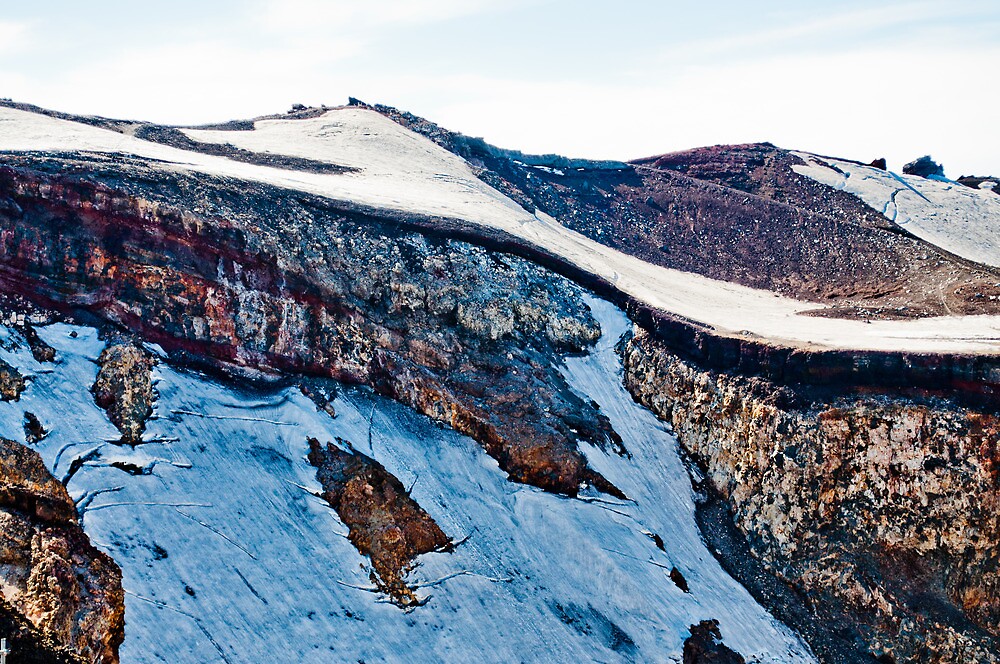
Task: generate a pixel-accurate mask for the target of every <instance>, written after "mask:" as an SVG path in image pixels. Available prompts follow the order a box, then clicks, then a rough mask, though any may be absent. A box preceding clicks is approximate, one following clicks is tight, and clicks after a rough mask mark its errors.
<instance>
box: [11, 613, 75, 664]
mask: <svg viewBox="0 0 1000 664" xmlns="http://www.w3.org/2000/svg"><path fill="white" fill-rule="evenodd" d="M0 634H3V635H4V638H6V639H7V647H8V648H10V656H9V657H10V659H9V661H10V662H12V663H14V662H17V663H18V664H84V662H85V661H86V660H84V659H83V658H81V657H80V656H79V655H77V654H76V653H75V652H73V651H72V650H70V649H69V648H66V647H65V646H61V645H59V644H58V643H57V642H56V641H55V640H54V639H53V638H52V637H51V636H50V635H47V634H43V633H42V632H41V631H39V630H38V628H37V627H35V626H34V625H32V624H31V623H30V622H29V621H28V619H27V618H25V617H24V616H22V615H21V614H20V613H18V612H17V611H16V610H15V609H14V607H12V606H11V605H10V604H9V603H8V602H7V600H5V599H4V598H3V597H2V596H0Z"/></svg>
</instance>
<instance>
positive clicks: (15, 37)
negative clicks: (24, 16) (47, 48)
mask: <svg viewBox="0 0 1000 664" xmlns="http://www.w3.org/2000/svg"><path fill="white" fill-rule="evenodd" d="M29 37H30V30H29V26H28V24H27V23H14V22H11V21H0V53H4V54H10V53H16V52H19V51H23V50H25V49H27V48H28V46H29V44H30V39H29Z"/></svg>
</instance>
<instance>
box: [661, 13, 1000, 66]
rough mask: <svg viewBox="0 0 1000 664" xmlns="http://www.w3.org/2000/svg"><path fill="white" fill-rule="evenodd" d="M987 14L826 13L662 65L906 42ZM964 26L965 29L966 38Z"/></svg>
mask: <svg viewBox="0 0 1000 664" xmlns="http://www.w3.org/2000/svg"><path fill="white" fill-rule="evenodd" d="M990 12H991V8H990V7H988V6H985V5H984V4H982V3H979V2H972V3H968V2H967V3H954V4H950V5H944V4H942V3H939V2H907V3H901V4H894V5H890V6H887V7H875V8H866V9H860V10H856V11H851V12H837V13H829V14H825V15H822V16H819V17H813V18H809V19H807V20H803V21H799V22H796V23H791V24H788V25H779V26H777V27H774V28H769V29H766V30H760V31H757V32H751V33H749V34H735V35H725V36H717V37H713V38H710V39H698V40H692V41H689V42H684V43H681V44H675V45H672V46H670V47H668V48H666V49H664V50H661V51H660V53H659V57H660V59H661V60H663V61H677V60H682V61H692V60H697V59H699V58H710V57H718V56H730V55H737V54H738V55H746V54H748V53H753V52H755V51H762V52H765V53H771V52H774V51H777V50H781V49H787V48H792V49H796V50H797V49H799V48H802V47H805V49H806V50H810V49H815V48H816V46H817V43H816V42H817V40H818V41H821V42H823V41H825V42H827V43H829V44H831V45H833V46H836V47H837V48H840V49H843V48H844V47H845V46H846V45H848V44H851V43H852V42H854V41H855V40H856V39H857V38H858V35H859V34H862V35H866V36H869V38H870V35H872V34H879V35H880V38H881V39H886V40H888V39H895V38H900V37H905V36H906V35H907V34H908V31H909V28H912V27H914V26H927V27H929V28H933V27H936V26H937V25H938V24H939V22H942V21H958V20H962V21H963V23H964V22H965V21H967V20H969V19H970V18H974V17H977V16H980V15H983V14H988V13H990ZM968 27H969V26H968V25H964V26H963V28H964V29H963V32H964V34H966V35H968V34H969V30H968Z"/></svg>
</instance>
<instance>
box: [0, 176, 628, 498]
mask: <svg viewBox="0 0 1000 664" xmlns="http://www.w3.org/2000/svg"><path fill="white" fill-rule="evenodd" d="M20 159H22V160H23V161H25V162H28V163H33V164H34V165H35V166H36V167H41V168H49V167H54V168H57V169H59V170H64V169H68V168H74V169H79V171H81V172H86V173H89V174H90V175H89V176H86V177H80V176H72V177H70V176H65V175H58V176H55V175H52V174H48V173H45V172H43V171H42V170H32V169H26V168H9V167H8V168H4V169H2V171H0V192H2V195H3V197H5V198H6V199H7V200H8V201H9V202H10V203H9V204H8V205H7V206H5V210H7V211H6V212H5V213H3V214H2V215H0V241H2V243H3V253H2V263H3V265H2V266H0V282H2V283H3V285H4V286H5V288H6V290H8V291H10V292H15V293H19V294H21V295H23V296H25V297H27V298H28V299H31V300H33V301H35V302H36V303H38V304H40V305H43V306H51V307H53V308H56V309H62V310H64V311H70V310H74V309H83V310H86V311H89V312H91V313H95V314H98V315H99V316H101V317H104V318H105V319H107V320H110V321H112V322H114V323H117V324H120V325H122V326H124V327H125V328H128V329H130V330H133V331H135V332H137V333H139V334H141V335H142V336H144V337H145V338H147V339H150V340H152V341H155V342H157V343H160V344H162V345H163V346H164V347H166V348H168V349H171V350H175V351H184V352H187V353H188V354H190V355H192V356H194V357H198V358H203V359H209V360H212V361H215V362H218V363H221V364H223V365H226V366H231V367H245V368H250V369H253V370H265V371H266V370H272V371H286V370H287V371H295V372H304V373H307V374H317V375H324V376H330V377H334V378H337V379H339V380H344V381H347V382H353V383H366V384H369V385H372V386H374V387H375V388H376V389H377V390H378V391H379V392H380V393H382V394H385V395H389V396H391V397H393V398H396V399H398V400H400V401H402V402H403V403H406V404H409V405H411V406H413V407H415V408H416V409H417V410H419V411H420V412H423V413H425V414H428V415H430V416H431V417H434V418H435V419H439V420H441V421H444V422H446V423H448V424H450V425H451V426H453V427H454V428H456V429H457V430H459V431H461V432H463V433H467V434H469V435H471V436H472V437H473V438H475V439H477V440H479V441H480V442H481V443H482V444H483V445H484V447H485V448H486V450H487V452H489V453H490V454H491V455H492V456H494V457H495V458H497V460H498V461H499V462H500V464H501V467H502V468H504V469H505V470H507V472H508V473H509V474H510V476H511V478H512V479H515V480H516V481H521V482H527V483H530V484H535V485H537V486H539V487H541V488H545V489H548V490H552V491H558V492H562V493H567V494H571V495H573V494H575V493H576V492H577V490H578V489H579V487H580V486H581V485H584V484H593V485H594V486H596V487H597V488H599V489H600V490H603V491H607V492H610V493H615V494H617V495H620V492H618V491H617V489H615V488H614V487H613V486H611V485H610V484H609V483H608V482H607V481H606V480H604V478H603V477H601V476H600V475H599V474H597V473H595V472H594V471H592V470H591V469H590V468H588V467H587V465H586V461H585V460H584V458H583V455H582V454H581V453H580V452H579V450H578V449H577V447H576V441H577V440H588V441H591V442H594V443H595V444H598V445H601V446H604V445H606V444H608V442H609V441H610V442H611V443H613V444H615V441H616V440H618V439H617V436H616V434H614V432H613V431H612V430H611V428H610V425H609V424H608V422H607V420H606V419H605V418H604V417H603V416H602V415H600V414H599V413H598V412H597V411H596V410H594V409H593V408H592V406H590V405H589V404H587V403H585V402H583V401H582V400H580V398H579V397H578V396H576V395H575V394H574V393H573V392H572V391H571V390H569V388H568V386H566V384H565V381H564V380H563V379H562V377H561V375H560V374H559V373H558V371H557V370H556V368H555V367H554V365H553V364H552V362H553V359H554V358H555V357H556V356H557V355H558V354H559V353H565V352H578V351H580V350H583V349H584V348H585V347H586V346H587V345H588V344H590V343H592V342H593V340H594V339H596V338H597V336H598V334H599V330H598V328H597V325H596V323H595V322H594V320H593V318H592V317H591V316H590V314H589V311H588V310H587V309H586V307H585V306H584V305H583V304H582V301H581V300H580V299H579V291H578V290H577V289H576V288H575V287H573V286H571V285H570V284H569V283H567V282H565V281H553V280H552V279H551V278H550V277H549V276H548V275H547V273H546V272H545V271H544V270H542V269H540V268H538V267H536V266H533V265H531V264H530V263H527V262H525V261H523V260H521V259H517V258H514V257H501V256H496V255H493V254H490V253H488V252H486V251H484V250H482V249H480V248H478V247H475V246H472V245H467V244H463V243H461V242H456V241H454V240H445V239H428V238H426V237H424V236H421V235H417V234H414V233H409V232H406V231H404V230H402V229H401V228H400V224H399V221H397V220H396V219H394V218H393V217H392V216H391V215H388V216H379V215H375V214H373V213H370V212H358V211H355V210H353V209H337V208H336V207H333V206H329V205H326V204H324V203H323V202H321V201H317V200H315V199H309V198H308V197H301V198H295V197H292V196H288V195H287V194H286V193H285V192H280V191H277V190H271V189H267V188H258V189H257V190H256V191H254V190H250V191H248V187H247V186H246V185H245V183H238V184H236V183H226V182H221V181H212V180H210V179H208V178H203V177H201V178H190V177H186V176H181V175H176V176H175V175H170V174H164V173H162V172H159V173H158V172H155V171H151V170H147V169H145V168H143V167H142V166H141V165H140V164H138V163H133V164H129V163H113V162H112V163H102V164H94V163H88V162H81V163H77V164H76V165H73V164H74V162H72V161H70V160H67V159H63V160H57V161H53V160H52V159H51V158H48V157H47V158H45V159H44V160H43V161H42V162H41V163H34V162H32V159H31V157H23V158H20ZM8 160H9V161H15V160H16V158H15V157H9V158H8ZM88 179H89V180H90V181H88ZM93 179H103V180H104V181H105V182H107V183H108V184H112V185H114V186H117V187H120V188H119V189H111V188H108V186H106V185H104V184H98V183H96V182H94V181H92V180H93ZM147 196H148V198H147ZM156 198H159V200H155V199H156ZM151 199H153V200H151ZM168 201H169V202H170V205H168V204H167V203H168ZM178 205H179V206H182V207H180V208H178V207H175V206H178ZM192 209H209V210H213V211H215V212H216V214H215V215H212V216H209V215H207V214H193V213H192V212H190V210H192Z"/></svg>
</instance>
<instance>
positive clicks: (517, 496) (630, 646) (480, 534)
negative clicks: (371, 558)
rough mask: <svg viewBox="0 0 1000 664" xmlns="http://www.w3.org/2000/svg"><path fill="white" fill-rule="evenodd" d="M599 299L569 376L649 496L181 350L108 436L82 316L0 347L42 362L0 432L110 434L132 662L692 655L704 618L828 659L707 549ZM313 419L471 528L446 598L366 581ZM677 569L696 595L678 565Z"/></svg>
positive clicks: (444, 523)
mask: <svg viewBox="0 0 1000 664" xmlns="http://www.w3.org/2000/svg"><path fill="white" fill-rule="evenodd" d="M592 306H593V307H594V309H595V313H596V314H597V316H598V318H599V319H600V321H601V323H602V326H603V329H604V330H605V336H604V337H602V339H601V341H600V343H599V345H598V347H597V349H596V350H595V351H594V352H593V353H591V354H590V355H588V356H585V357H580V358H573V359H570V360H568V361H567V363H566V366H565V373H566V376H567V378H568V379H569V380H570V382H571V384H572V385H573V387H574V388H575V389H577V390H578V391H580V392H581V394H584V395H586V396H587V397H588V398H593V399H595V400H596V401H597V402H598V403H599V404H600V405H601V408H602V411H603V412H605V413H606V414H607V415H608V416H609V418H611V420H612V422H613V424H614V425H615V427H616V429H617V430H618V431H619V433H620V434H621V435H622V437H623V439H624V442H625V445H626V446H627V447H628V449H629V450H630V452H631V453H632V457H631V458H621V457H618V456H615V455H610V456H609V455H607V454H605V453H603V452H601V451H600V450H598V449H596V448H588V449H587V454H588V456H589V458H590V461H591V463H592V464H593V465H594V466H595V467H596V468H597V469H599V470H600V471H601V472H602V473H604V474H605V475H606V476H607V477H608V478H609V479H611V480H612V481H613V482H615V483H616V484H617V485H618V486H619V487H621V488H622V489H623V490H624V491H625V492H626V493H627V494H628V495H629V496H630V497H631V498H632V499H633V501H634V502H622V501H616V500H614V501H606V497H604V498H601V497H598V496H593V497H591V499H588V498H587V497H586V496H585V497H584V499H570V498H565V497H559V496H555V495H552V494H547V493H545V492H542V491H540V490H537V489H535V488H533V487H528V486H524V485H518V484H514V483H511V482H509V481H508V480H507V479H506V477H505V475H504V473H502V472H501V471H500V469H499V468H498V467H497V464H496V462H495V461H493V460H492V459H491V458H490V457H488V456H487V455H486V454H485V453H484V452H483V451H482V449H481V448H480V447H479V446H478V445H477V444H476V443H475V442H474V441H472V440H471V439H469V438H467V437H465V436H461V435H459V434H457V433H455V432H453V431H451V430H448V429H445V428H442V427H440V426H438V425H436V424H434V423H433V422H431V421H430V420H428V419H427V418H424V417H422V416H419V415H417V414H415V413H414V412H412V411H411V410H409V409H406V408H404V407H403V406H401V405H399V404H396V403H394V402H391V401H387V400H384V399H381V398H378V397H375V396H373V395H372V394H371V393H370V392H369V391H367V390H363V389H355V388H344V389H343V390H342V393H341V395H340V396H339V397H338V398H337V400H336V409H337V412H338V416H337V418H336V419H331V418H330V417H329V416H328V415H327V414H326V413H325V412H321V411H317V409H316V407H315V406H314V405H313V403H312V402H310V401H308V400H307V399H305V398H304V397H303V396H302V395H301V394H300V393H299V392H298V391H297V390H295V389H293V388H288V389H280V390H272V391H263V392H254V393H249V392H239V391H236V390H234V389H233V387H231V386H228V385H224V384H220V383H218V382H215V381H212V380H210V379H208V378H207V377H205V376H202V375H200V374H197V373H190V372H186V371H180V370H177V369H174V368H171V367H170V366H167V365H159V366H158V367H157V368H156V370H155V371H156V378H157V389H158V391H159V395H160V396H159V400H158V401H157V405H156V419H154V420H153V421H151V422H150V423H149V427H148V431H147V434H146V439H147V440H149V441H151V442H149V443H148V444H145V445H142V446H139V447H137V448H136V449H134V450H133V449H130V448H120V447H117V446H115V445H113V444H110V443H109V442H107V441H110V440H115V439H117V438H118V433H117V431H116V430H115V429H114V427H113V426H111V424H110V423H108V421H107V419H106V417H105V415H104V413H103V411H101V410H99V409H98V408H97V407H96V406H95V405H94V404H93V401H92V397H91V395H90V393H89V391H88V388H89V387H90V385H91V384H92V382H93V380H94V377H95V375H96V372H97V367H96V365H95V364H94V360H95V359H96V358H97V356H98V355H99V353H100V351H101V348H102V343H101V341H100V340H99V339H97V337H96V333H95V332H94V330H92V329H89V328H80V327H76V328H71V327H69V326H66V325H53V326H50V327H47V328H42V329H40V330H39V333H40V335H41V336H42V338H43V339H44V340H45V341H47V342H48V343H50V344H51V345H52V346H53V347H55V348H56V350H57V353H58V355H57V360H58V362H57V363H56V364H55V365H40V364H37V363H36V362H35V361H34V360H33V359H32V358H31V355H30V353H29V352H28V351H27V349H26V348H24V347H22V348H21V349H19V350H16V351H13V352H6V351H0V356H3V357H4V359H7V360H8V361H10V362H11V363H12V364H14V365H15V366H18V367H20V368H21V369H22V370H23V371H24V372H26V373H30V374H32V375H33V376H34V380H33V381H32V383H31V385H30V386H29V388H28V389H27V390H26V391H25V393H24V395H23V397H22V400H21V401H20V402H17V403H0V435H3V436H6V437H9V438H13V439H15V440H23V433H22V431H21V417H22V413H23V411H24V410H30V411H32V412H34V413H35V414H36V415H38V417H39V419H40V420H41V421H42V423H43V424H44V425H45V426H46V427H49V428H51V430H52V433H51V434H50V435H49V437H47V438H46V439H44V440H43V441H42V442H41V443H39V444H38V445H36V446H35V449H38V451H39V452H40V453H41V454H42V456H43V457H44V459H45V460H46V463H47V464H48V465H49V466H50V468H52V469H53V471H54V473H55V475H56V476H58V477H62V476H63V475H64V474H65V473H66V471H67V469H68V468H69V466H70V464H71V462H72V460H73V459H74V458H77V457H79V456H82V455H83V454H85V453H88V452H90V451H93V450H99V452H100V454H101V457H100V458H94V459H93V460H92V461H90V462H88V463H87V464H85V465H84V466H83V467H82V468H81V469H80V470H79V472H77V473H76V474H75V475H74V476H73V477H72V478H71V479H70V480H69V483H68V487H69V490H70V493H71V494H72V495H73V496H74V498H75V499H78V500H80V501H81V504H84V505H86V508H85V510H84V527H85V528H86V530H87V532H88V533H89V535H90V537H91V538H92V540H93V541H94V542H95V544H96V545H97V546H99V547H100V548H102V549H103V550H105V551H107V552H108V553H109V554H110V555H112V556H113V557H114V558H115V560H116V561H118V563H119V564H120V565H121V566H122V569H123V572H124V586H125V588H126V592H127V595H126V609H127V612H126V619H127V626H126V639H125V643H124V645H123V647H122V661H123V662H125V663H126V664H128V663H130V662H160V661H170V662H180V663H195V662H198V663H203V662H229V663H236V662H247V661H254V660H256V659H259V658H260V657H262V656H268V657H269V658H271V659H276V660H279V661H288V662H293V661H294V662H300V661H301V662H317V663H319V662H331V661H357V660H359V659H363V660H365V661H368V662H375V661H388V662H414V661H442V660H446V661H459V662H468V661H479V662H516V661H546V662H579V661H603V662H627V661H651V662H679V661H680V652H681V647H682V643H683V639H684V638H685V637H686V636H687V634H688V631H687V628H688V626H689V625H691V624H693V623H697V622H699V621H700V620H703V619H707V618H717V619H719V620H720V622H721V629H722V632H723V635H724V637H725V640H726V642H727V643H728V644H729V645H730V646H732V647H733V648H735V649H737V650H739V651H740V652H742V653H743V654H744V655H746V656H747V657H748V659H750V660H751V661H759V662H807V661H814V660H813V658H812V656H811V655H810V653H809V651H808V649H807V648H806V647H805V646H804V645H803V644H802V643H801V641H800V640H799V639H798V638H797V637H796V636H795V635H794V634H792V633H791V632H790V631H789V630H788V629H787V628H785V627H784V626H782V625H780V624H778V623H777V622H775V621H774V620H773V619H772V618H771V617H770V616H769V615H768V613H767V612H766V611H765V610H764V609H762V608H761V607H760V606H759V605H757V604H756V603H755V602H754V601H753V599H752V598H751V597H750V596H749V595H748V593H747V592H746V591H745V590H744V589H743V588H742V587H741V586H740V585H739V584H737V583H736V582H735V581H733V580H732V579H731V578H729V577H728V576H726V574H725V573H724V572H723V571H722V569H721V568H720V566H719V565H718V563H717V562H716V560H715V559H714V558H713V557H712V555H711V554H710V553H709V551H708V550H707V549H706V548H705V545H704V543H703V542H702V540H701V538H700V536H699V533H698V531H697V528H696V526H695V523H694V519H693V509H694V507H693V498H692V493H691V488H690V482H689V480H688V477H687V475H686V473H685V471H684V469H683V467H682V465H681V463H680V460H679V458H678V454H677V443H676V440H675V439H674V438H673V437H672V436H671V435H670V434H668V433H667V432H666V431H665V430H664V428H663V425H662V424H661V423H660V422H659V421H658V420H657V419H656V418H655V417H654V416H653V415H652V414H651V413H649V412H648V411H646V410H644V409H642V408H641V407H639V406H638V405H636V404H635V403H634V402H633V401H632V400H631V398H630V397H629V396H628V394H627V393H626V392H625V390H624V388H622V387H621V384H620V371H621V367H620V363H619V361H618V358H617V356H616V355H615V353H614V351H613V348H612V346H613V344H614V342H615V341H616V340H617V338H618V334H619V333H620V332H622V331H623V330H624V329H625V328H626V326H627V320H626V319H625V317H624V316H623V315H622V314H621V312H619V311H618V310H616V309H615V308H614V307H612V306H610V305H608V304H606V303H603V302H600V301H594V302H593V303H592ZM74 331H75V332H76V333H77V336H76V337H75V338H74V337H72V336H71V335H70V333H71V332H74ZM12 338H16V337H12ZM22 346H23V344H22ZM187 413H197V415H191V414H187ZM369 421H370V422H371V441H372V444H371V447H370V448H369V446H368V439H369V438H368V437H369ZM307 436H316V437H318V438H319V439H320V440H322V441H332V440H333V439H334V437H335V436H341V437H343V438H345V439H348V440H350V441H352V442H353V443H354V444H355V445H356V446H357V447H358V448H359V449H361V450H362V451H364V452H366V453H368V454H370V455H371V456H373V457H374V458H376V459H378V460H379V461H380V462H381V463H382V464H383V465H384V466H385V467H386V468H387V469H388V470H389V471H390V472H392V473H393V474H395V475H396V476H397V477H398V478H399V479H400V480H401V481H402V482H403V483H404V484H405V485H410V484H411V483H412V484H413V496H414V498H415V499H416V500H417V501H418V502H419V503H420V504H421V505H422V506H423V507H424V508H425V509H426V510H427V511H428V512H429V513H430V514H431V515H432V516H433V517H434V519H435V520H436V521H437V522H438V524H440V525H441V527H442V528H443V529H444V530H445V532H446V533H448V534H449V535H450V536H452V537H454V538H456V539H459V538H463V537H468V540H467V541H466V542H465V543H463V544H461V545H460V546H459V547H458V548H457V549H456V550H455V552H454V553H450V554H444V553H442V554H428V555H425V556H422V557H421V558H420V565H419V567H418V568H417V569H416V570H415V571H414V573H413V574H412V575H411V577H410V581H411V582H413V583H417V584H427V583H430V584H432V585H425V586H424V587H422V588H421V590H420V593H421V594H423V595H431V597H430V599H429V601H428V603H427V604H426V605H425V606H423V607H419V608H417V609H416V610H414V611H412V612H410V613H406V612H404V611H402V610H400V609H399V608H397V607H396V606H394V605H392V604H388V603H385V602H384V600H383V599H382V598H380V597H379V596H378V595H376V594H373V593H371V592H368V591H366V590H362V589H359V588H365V587H368V586H370V581H369V579H368V578H367V571H366V570H367V559H366V558H364V557H363V556H361V555H360V554H359V553H358V552H357V551H356V550H355V549H354V547H353V546H352V545H351V544H350V543H349V542H348V541H347V539H346V538H345V534H346V532H347V528H346V527H345V526H344V525H343V524H342V523H341V522H340V520H339V518H338V517H337V514H336V512H334V511H333V510H331V509H330V508H329V507H327V505H326V504H325V503H324V502H323V501H322V500H320V499H318V498H316V497H314V496H313V495H311V494H310V493H309V492H308V490H318V489H319V485H318V483H317V482H316V480H315V469H314V468H313V467H311V466H310V465H309V464H308V463H307V461H306V459H305V455H306V453H307V444H306V437H307ZM112 461H126V462H128V463H132V464H135V465H138V466H145V465H148V464H150V463H153V464H154V465H153V473H152V474H149V475H138V476H135V475H131V474H128V473H125V472H123V471H121V470H119V469H116V468H113V467H111V466H110V465H109V464H110V463H111V462H112ZM646 533H656V534H658V535H659V536H660V537H662V538H663V541H664V543H665V547H666V551H665V552H663V551H660V550H659V549H658V548H657V547H656V546H655V544H654V543H653V541H652V540H651V539H650V537H649V536H648V535H647V534H646ZM672 566H676V567H677V568H678V569H679V570H680V571H681V572H682V573H683V574H684V576H685V577H686V578H687V581H688V583H689V584H690V589H691V593H690V594H686V593H684V592H682V591H681V590H680V589H679V588H678V587H677V586H676V585H675V584H674V583H673V582H672V581H671V580H670V579H669V577H668V569H669V568H670V567H672ZM463 572H464V573H465V574H461V575H459V576H453V577H451V578H447V577H449V575H454V574H456V573H463ZM442 578H445V579H446V580H444V581H441V582H440V583H438V584H436V585H434V582H435V581H436V580H439V579H442ZM344 584H346V585H344ZM352 586H357V587H352Z"/></svg>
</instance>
